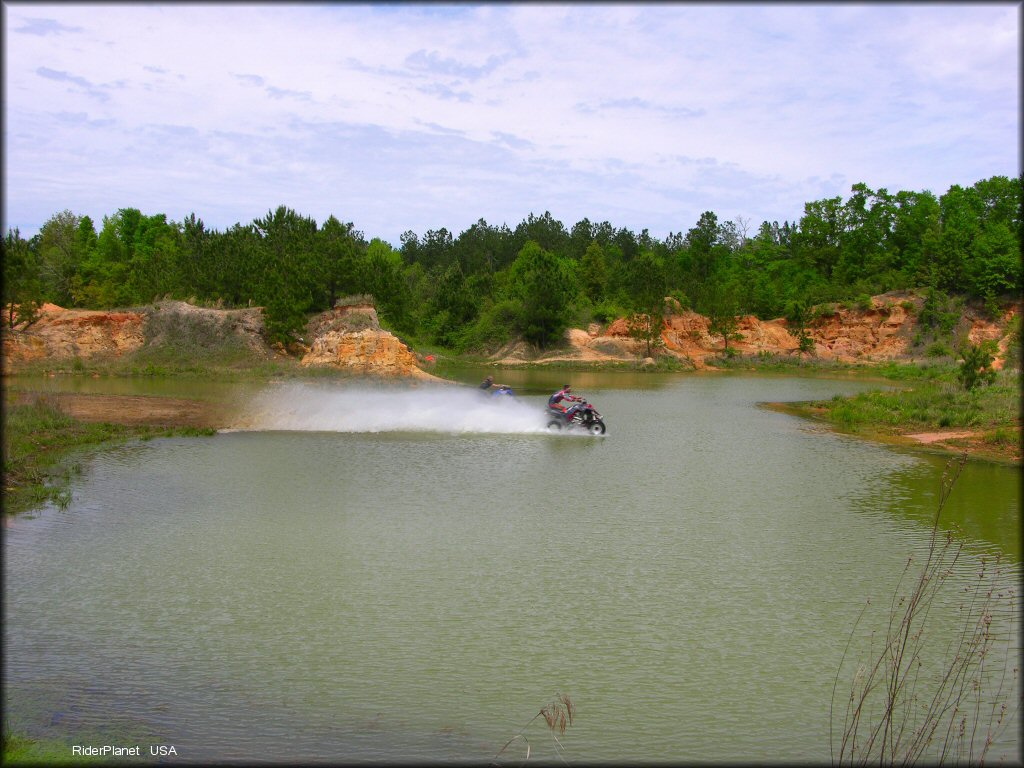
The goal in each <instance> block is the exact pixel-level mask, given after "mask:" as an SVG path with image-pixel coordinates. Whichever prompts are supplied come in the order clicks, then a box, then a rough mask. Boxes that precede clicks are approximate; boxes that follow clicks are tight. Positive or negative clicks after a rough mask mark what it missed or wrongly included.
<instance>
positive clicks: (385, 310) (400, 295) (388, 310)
mask: <svg viewBox="0 0 1024 768" xmlns="http://www.w3.org/2000/svg"><path fill="white" fill-rule="evenodd" d="M453 266H457V265H453ZM361 268H362V269H363V270H364V271H363V275H362V278H361V279H360V281H359V283H360V285H361V286H363V287H362V290H364V291H366V292H368V293H370V294H372V295H373V297H374V300H375V302H376V305H377V311H378V312H379V313H380V315H381V316H382V317H383V318H384V319H385V320H387V321H388V322H389V323H391V325H392V326H393V327H394V328H395V329H396V330H399V331H405V332H411V331H412V330H413V324H412V318H411V313H410V303H411V302H410V299H411V297H410V291H409V285H408V283H407V282H406V280H405V267H404V265H403V263H402V254H401V253H399V252H398V251H396V250H395V249H393V248H392V247H391V246H390V245H389V244H388V243H386V242H384V241H383V240H381V239H380V238H377V237H375V238H373V240H371V241H370V244H369V246H367V249H366V257H365V259H363V261H362V263H361Z"/></svg>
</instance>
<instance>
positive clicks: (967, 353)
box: [957, 340, 996, 392]
mask: <svg viewBox="0 0 1024 768" xmlns="http://www.w3.org/2000/svg"><path fill="white" fill-rule="evenodd" d="M962 354H963V358H964V359H963V362H962V363H961V364H960V369H959V370H958V371H957V378H958V379H959V380H960V385H961V386H962V387H963V388H964V389H966V390H967V391H968V392H970V391H971V390H972V389H974V388H975V387H977V386H980V385H982V384H991V383H992V382H994V381H995V380H996V372H995V370H994V369H993V368H992V362H993V360H994V359H995V342H993V341H990V340H986V341H983V342H982V343H981V344H968V345H966V346H965V347H964V349H963V350H962Z"/></svg>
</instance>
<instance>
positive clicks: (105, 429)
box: [3, 396, 214, 514]
mask: <svg viewBox="0 0 1024 768" xmlns="http://www.w3.org/2000/svg"><path fill="white" fill-rule="evenodd" d="M213 433H214V430H212V429H196V428H194V427H156V426H149V425H139V426H126V425H122V424H108V423H89V422H82V421H79V420H77V419H73V418H72V417H70V416H67V415H66V414H63V413H61V412H60V411H59V410H57V408H55V407H54V406H53V405H51V404H49V403H48V402H47V401H46V397H45V396H39V397H38V398H36V400H35V402H33V403H31V404H28V405H12V406H8V407H7V408H5V412H4V434H3V449H4V450H3V466H4V513H5V514H17V513H18V512H24V511H26V510H29V509H32V508H34V507H38V506H40V505H42V504H45V503H46V502H48V501H52V502H53V503H55V504H57V505H58V506H60V507H62V508H64V507H66V506H67V505H68V503H70V501H71V494H70V491H69V489H68V487H69V485H70V481H71V478H72V477H73V476H75V475H76V474H80V473H81V471H82V468H81V464H80V463H79V462H78V461H76V460H75V458H76V457H77V454H78V453H79V452H81V451H83V450H86V449H90V448H95V447H99V446H105V445H110V444H112V443H121V442H125V441H127V440H132V439H141V440H148V439H150V438H153V437H165V436H170V435H210V434H213Z"/></svg>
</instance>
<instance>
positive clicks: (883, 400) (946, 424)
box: [813, 374, 1020, 434]
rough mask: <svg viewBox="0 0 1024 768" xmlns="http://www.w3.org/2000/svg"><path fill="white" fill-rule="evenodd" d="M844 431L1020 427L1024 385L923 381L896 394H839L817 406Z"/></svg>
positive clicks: (1009, 380)
mask: <svg viewBox="0 0 1024 768" xmlns="http://www.w3.org/2000/svg"><path fill="white" fill-rule="evenodd" d="M813 405H816V406H820V407H823V408H824V409H825V411H826V413H827V418H828V419H829V420H830V421H832V422H833V423H835V424H836V425H837V426H839V427H840V428H841V429H844V430H846V431H850V432H858V431H860V430H861V429H862V428H864V427H873V428H881V429H888V430H901V431H903V430H918V431H921V430H938V429H992V430H997V429H1003V430H1004V434H1005V433H1006V431H1007V430H1010V429H1012V428H1013V427H1017V429H1018V430H1019V427H1020V416H1019V408H1020V386H1019V381H1018V379H1017V378H1016V377H1015V376H1011V375H1010V374H1003V375H1002V376H1000V377H999V378H997V380H996V382H995V383H994V384H992V385H990V386H986V387H978V388H977V389H974V390H971V391H967V390H965V389H963V388H961V387H959V386H958V385H957V384H954V383H952V382H949V381H943V380H929V379H923V380H920V381H918V382H915V384H914V386H912V387H909V388H906V389H899V390H896V391H871V392H862V393H860V394H858V395H854V396H852V397H843V396H841V395H837V396H836V397H834V398H832V400H829V401H823V402H818V403H814V404H813Z"/></svg>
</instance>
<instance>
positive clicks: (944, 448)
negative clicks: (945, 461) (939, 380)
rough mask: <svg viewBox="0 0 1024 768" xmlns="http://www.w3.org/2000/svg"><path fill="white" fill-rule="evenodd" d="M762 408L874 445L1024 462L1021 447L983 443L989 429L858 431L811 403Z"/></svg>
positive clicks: (996, 461) (1017, 463)
mask: <svg viewBox="0 0 1024 768" xmlns="http://www.w3.org/2000/svg"><path fill="white" fill-rule="evenodd" d="M760 406H761V407H762V408H766V409H767V410H770V411H775V412H777V413H785V414H788V415H790V416H797V417H800V418H803V419H807V420H808V421H812V422H816V423H818V424H821V425H823V426H825V427H827V428H828V429H829V430H831V431H833V432H835V433H837V434H841V435H848V436H850V437H856V438H860V439H862V440H868V441H870V442H874V443H882V444H884V445H892V446H895V447H898V448H908V449H911V450H915V451H926V452H928V453H936V454H941V455H946V456H959V455H961V454H964V453H966V454H967V456H968V458H969V459H972V460H976V461H987V462H991V463H994V464H1005V465H1010V466H1017V467H1019V466H1021V465H1022V459H1021V456H1020V451H1019V447H1018V450H1017V451H1016V452H1013V451H1010V450H999V449H998V448H994V447H993V446H991V445H989V444H987V443H985V442H984V441H983V439H982V438H983V436H984V434H985V430H982V429H963V428H948V429H934V430H930V431H920V430H918V429H916V428H914V429H912V430H911V429H906V430H904V429H886V428H883V427H879V426H875V427H868V428H866V429H861V430H857V431H853V430H848V429H843V428H842V427H840V426H839V425H838V424H835V423H834V422H833V421H831V420H830V419H829V418H828V410H827V409H826V408H823V407H821V406H816V405H814V404H813V403H810V402H794V403H780V402H764V403H760Z"/></svg>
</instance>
